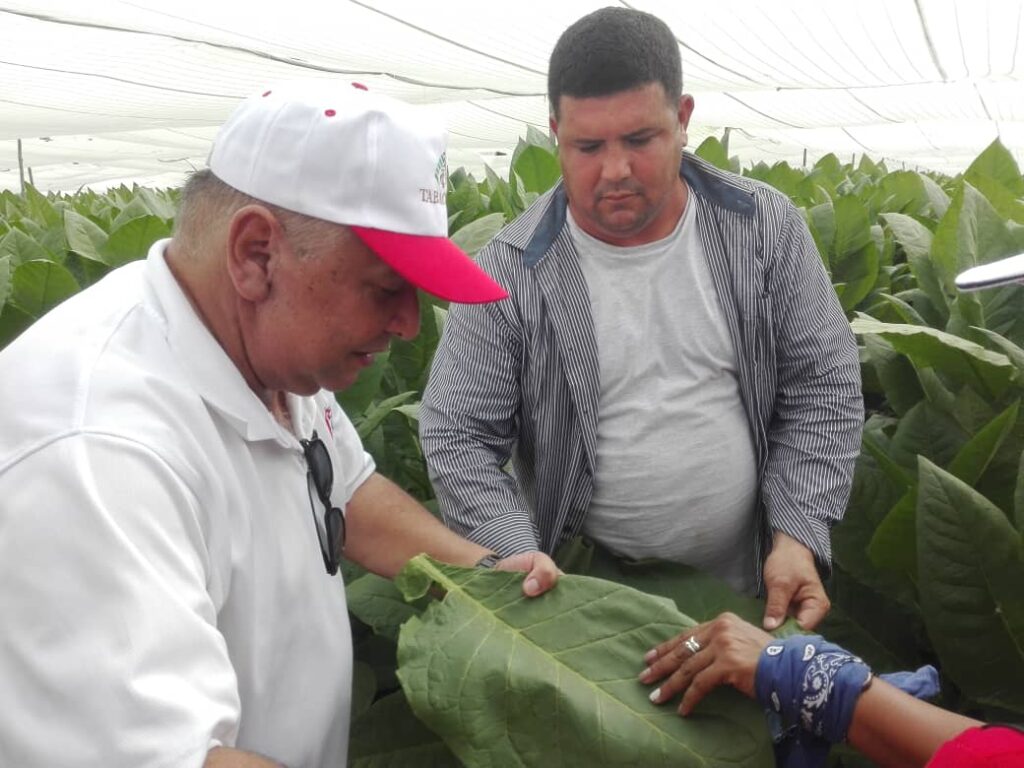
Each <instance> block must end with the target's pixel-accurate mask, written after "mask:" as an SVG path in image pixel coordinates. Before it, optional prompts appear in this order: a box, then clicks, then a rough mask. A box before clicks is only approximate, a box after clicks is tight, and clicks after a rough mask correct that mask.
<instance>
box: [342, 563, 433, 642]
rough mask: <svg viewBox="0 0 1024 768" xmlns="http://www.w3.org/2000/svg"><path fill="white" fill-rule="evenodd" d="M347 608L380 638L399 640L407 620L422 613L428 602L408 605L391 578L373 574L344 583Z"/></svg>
mask: <svg viewBox="0 0 1024 768" xmlns="http://www.w3.org/2000/svg"><path fill="white" fill-rule="evenodd" d="M345 597H346V601H347V603H348V609H349V611H351V612H352V615H353V616H355V617H356V618H357V619H359V620H360V621H361V622H363V623H364V624H366V625H367V626H369V627H372V628H373V631H374V632H376V633H377V634H378V635H383V636H384V637H388V638H391V639H392V640H397V639H398V630H399V629H400V628H401V626H402V624H404V623H405V622H406V621H407V620H408V619H410V618H412V617H413V616H419V615H420V614H421V613H422V612H423V608H424V607H425V605H426V603H425V602H420V601H417V602H415V603H409V602H407V601H406V600H405V598H404V597H403V596H402V593H401V592H400V591H399V590H398V587H396V586H395V583H394V582H393V581H391V580H390V579H385V578H383V577H381V576H377V575H375V574H372V573H367V574H366V575H364V576H360V577H359V578H358V579H355V580H354V581H352V582H351V583H349V582H346V584H345Z"/></svg>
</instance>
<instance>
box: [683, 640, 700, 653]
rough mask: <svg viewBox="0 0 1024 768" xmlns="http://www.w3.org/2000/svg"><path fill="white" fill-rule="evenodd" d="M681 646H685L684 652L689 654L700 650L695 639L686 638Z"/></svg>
mask: <svg viewBox="0 0 1024 768" xmlns="http://www.w3.org/2000/svg"><path fill="white" fill-rule="evenodd" d="M683 645H685V646H686V650H688V651H689V652H690V653H697V651H699V650H700V643H698V642H697V638H696V637H688V638H686V642H685V643H683Z"/></svg>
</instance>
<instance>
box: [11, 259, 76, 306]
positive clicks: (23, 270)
mask: <svg viewBox="0 0 1024 768" xmlns="http://www.w3.org/2000/svg"><path fill="white" fill-rule="evenodd" d="M75 293H78V283H76V282H75V278H74V277H73V276H72V275H71V273H70V272H68V271H67V270H66V269H65V268H64V267H62V266H61V265H60V264H55V263H54V262H52V261H26V262H25V263H24V264H22V265H21V266H19V267H18V268H17V269H15V270H14V276H13V277H12V279H11V296H10V299H9V301H10V302H11V303H12V304H14V305H16V306H17V307H18V308H19V309H21V310H22V311H24V312H25V313H26V314H28V315H29V316H31V317H33V318H40V317H42V316H43V315H45V314H46V313H47V312H49V311H50V310H51V309H53V308H54V307H55V306H57V305H58V304H60V303H61V302H62V301H64V299H66V298H68V297H69V296H71V295H73V294H75Z"/></svg>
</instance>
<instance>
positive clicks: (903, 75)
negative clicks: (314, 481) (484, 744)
mask: <svg viewBox="0 0 1024 768" xmlns="http://www.w3.org/2000/svg"><path fill="white" fill-rule="evenodd" d="M607 4H609V3H608V2H607V0H606V2H586V1H585V0H561V2H550V0H548V1H545V2H537V0H520V1H519V2H516V3H493V2H488V1H487V0H475V1H473V2H470V1H469V0H435V2H422V1H414V0H349V1H347V2H343V1H338V2H317V1H316V0H292V1H291V2H285V3H266V2H261V1H260V0H249V1H248V2H245V3H241V2H236V1H235V0H230V1H229V0H223V1H218V0H205V1H204V2H197V1H196V0H176V2H170V3H168V2H165V1H161V2H155V1H154V0H131V1H130V2H129V1H128V0H125V1H123V2H116V1H115V0H90V1H89V2H81V0H77V1H76V2H70V0H36V1H35V2H3V0H0V103H2V107H0V110H2V111H0V115H2V117H0V188H7V189H14V190H17V189H19V188H20V185H21V183H22V175H24V177H25V180H26V181H28V180H31V181H32V182H34V184H35V185H36V186H37V187H38V188H40V189H42V190H65V191H74V190H76V189H78V188H81V187H85V186H91V187H94V188H100V189H101V188H104V187H107V186H110V185H115V184H120V183H122V182H124V183H132V182H135V183H138V184H142V185H148V186H158V187H163V186H176V185H178V184H180V183H181V181H182V179H183V178H184V177H185V175H186V174H187V173H188V172H189V171H190V170H191V169H194V168H199V167H203V165H204V164H205V158H206V155H207V152H208V150H209V143H210V140H211V138H212V137H213V135H214V132H215V130H216V127H217V126H218V124H219V123H220V122H221V121H223V120H224V118H225V117H226V116H227V115H228V114H229V112H230V111H231V109H232V108H233V107H234V106H235V104H237V103H238V101H239V100H240V99H242V98H244V97H245V96H247V95H249V94H251V93H254V92H257V91H258V90H259V89H261V88H264V87H265V86H266V85H268V84H270V83H273V82H276V81H280V80H289V79H294V78H298V77H316V78H333V79H341V80H343V81H357V82H360V83H363V84H365V85H366V86H367V87H369V88H371V89H374V90H378V91H381V92H385V93H389V94H392V95H394V96H396V97H398V98H401V99H404V100H407V101H410V102H417V103H423V104H429V105H432V107H433V108H435V109H438V110H440V111H442V112H443V114H444V116H445V118H446V119H447V121H448V125H449V126H450V129H451V152H450V155H449V164H450V165H451V166H452V167H457V166H465V167H467V168H468V169H470V170H474V171H480V170H482V168H483V166H484V165H485V164H486V165H490V166H491V167H492V168H495V169H496V170H499V171H502V170H503V169H504V167H506V166H507V164H508V159H509V156H510V154H511V152H512V150H513V149H514V148H515V146H516V144H517V142H518V140H519V138H520V137H523V136H525V135H526V134H527V131H528V129H529V128H533V129H536V130H540V131H543V132H546V131H547V129H548V110H547V102H546V97H545V90H546V77H545V73H546V69H547V59H548V56H549V54H550V52H551V49H552V47H553V46H554V43H555V40H556V39H557V38H558V35H559V34H560V33H561V32H562V30H564V29H565V27H566V26H568V25H569V24H571V23H572V22H573V21H575V20H576V19H577V18H579V17H580V16H582V15H584V14H586V13H588V12H589V11H591V10H594V9H596V8H598V7H601V6H603V5H607ZM621 4H622V5H626V6H629V7H634V8H638V9H640V10H644V11H649V12H651V13H654V14H656V15H657V16H659V17H661V18H662V19H664V20H665V21H666V22H668V23H669V25H670V26H671V27H672V29H673V30H674V32H675V34H676V37H677V38H678V40H679V47H680V51H681V53H682V59H683V71H684V89H685V90H686V92H688V93H690V94H692V95H693V96H694V98H695V100H696V110H695V112H694V116H693V120H692V123H691V129H690V132H689V134H690V143H691V146H696V145H697V144H698V143H699V142H701V141H702V140H703V139H705V138H706V137H708V136H716V137H718V138H722V137H723V136H726V135H727V136H728V147H729V153H730V154H731V155H733V156H735V157H737V158H738V159H739V161H740V162H741V163H742V164H743V165H747V164H750V163H755V162H761V161H763V162H766V163H769V164H772V163H775V162H778V161H785V162H787V163H789V164H791V165H793V166H804V165H810V164H813V163H814V162H816V161H817V160H819V159H820V158H821V157H822V156H824V155H826V154H827V153H834V154H835V155H836V156H837V157H838V158H839V159H840V160H841V161H842V162H848V161H851V160H853V161H855V162H856V161H859V159H860V158H861V157H862V156H865V155H866V156H867V157H869V158H871V159H872V160H875V161H882V160H884V161H885V163H886V164H887V166H888V167H889V168H890V169H899V168H916V169H929V170H935V171H940V172H944V173H950V174H953V173H957V172H960V171H962V170H964V169H965V168H966V167H967V165H968V164H969V163H970V162H971V160H972V159H973V158H974V157H976V156H977V155H978V154H979V153H980V152H981V151H982V150H983V149H984V148H985V147H986V146H987V145H988V144H990V143H991V142H992V141H993V140H995V139H997V138H998V139H999V140H1000V141H1002V143H1003V144H1004V145H1005V146H1007V147H1008V148H1009V149H1010V150H1011V151H1012V152H1013V154H1014V156H1015V157H1016V159H1017V162H1018V163H1020V164H1024V82H1022V81H1024V45H1022V37H1024V20H1022V19H1024V8H1022V5H1024V4H1022V2H1020V0H970V2H968V1H967V0H859V1H858V2H848V1H845V0H844V1H843V2H839V1H838V0H776V1H775V2H763V3H762V2H754V1H753V0H749V1H748V0H716V1H715V2H692V1H691V0H655V1H642V0H638V1H637V2H629V3H625V2H623V3H621ZM19 152H20V160H19Z"/></svg>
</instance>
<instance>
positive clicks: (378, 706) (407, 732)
mask: <svg viewBox="0 0 1024 768" xmlns="http://www.w3.org/2000/svg"><path fill="white" fill-rule="evenodd" d="M348 765H349V768H454V767H455V766H460V765H462V763H460V762H459V760H458V758H457V757H455V755H453V754H452V753H451V751H450V750H449V749H448V747H446V746H445V745H444V742H443V741H441V737H440V736H438V735H437V734H436V733H434V732H433V731H431V730H430V729H429V728H427V726H425V725H424V724H423V723H422V722H420V721H419V720H418V719H417V718H416V716H415V715H414V714H413V712H412V710H411V709H410V708H409V702H408V701H407V700H406V698H405V695H404V694H403V693H402V692H401V691H397V692H396V693H392V694H390V695H388V696H385V697H384V698H382V699H380V700H379V701H377V702H375V703H374V705H373V706H372V707H370V708H369V709H368V710H367V711H366V712H364V713H363V714H362V715H361V716H359V717H358V718H356V719H355V720H354V722H353V723H352V728H351V735H350V737H349V742H348ZM338 768H341V766H338Z"/></svg>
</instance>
